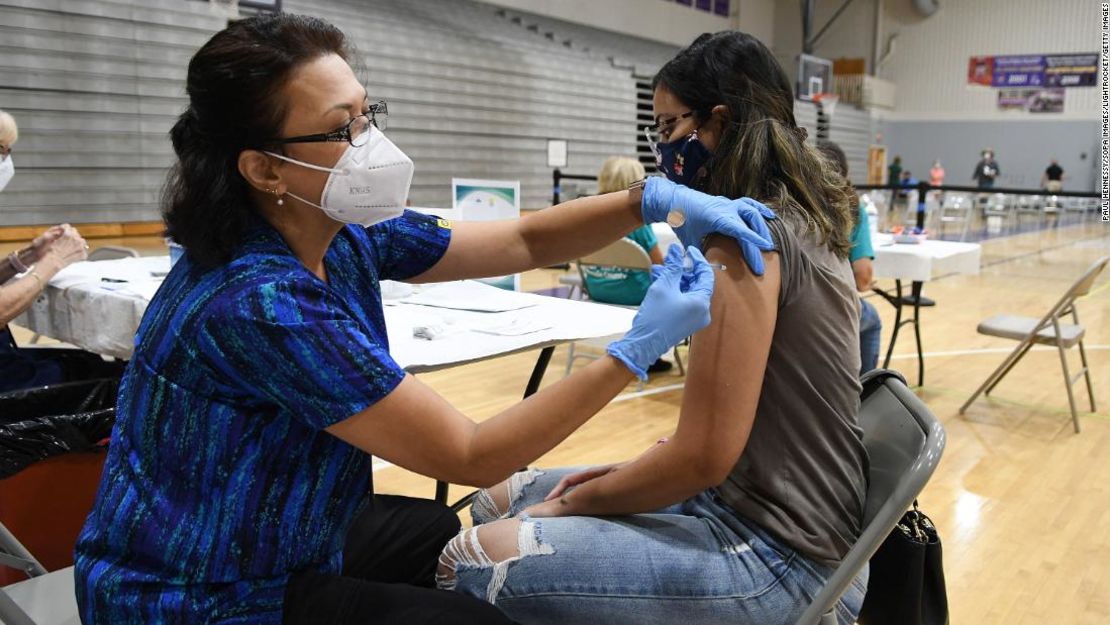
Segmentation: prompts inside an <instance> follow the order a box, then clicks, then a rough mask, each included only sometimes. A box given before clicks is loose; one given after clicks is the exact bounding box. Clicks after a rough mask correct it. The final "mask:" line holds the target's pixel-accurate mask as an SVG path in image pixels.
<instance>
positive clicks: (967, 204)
mask: <svg viewBox="0 0 1110 625" xmlns="http://www.w3.org/2000/svg"><path fill="white" fill-rule="evenodd" d="M939 219H940V236H942V237H943V236H944V231H945V230H946V229H947V226H948V224H957V225H959V226H960V241H963V240H965V239H967V230H968V228H969V227H970V226H971V196H970V195H969V194H967V193H955V192H950V193H947V194H945V196H944V203H943V204H941V207H940V218H939Z"/></svg>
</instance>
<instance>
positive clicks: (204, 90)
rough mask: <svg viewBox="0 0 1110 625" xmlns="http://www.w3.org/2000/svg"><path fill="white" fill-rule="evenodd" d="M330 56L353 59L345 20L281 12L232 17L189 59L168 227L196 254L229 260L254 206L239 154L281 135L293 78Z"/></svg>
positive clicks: (174, 134) (169, 186)
mask: <svg viewBox="0 0 1110 625" xmlns="http://www.w3.org/2000/svg"><path fill="white" fill-rule="evenodd" d="M329 54H338V55H339V56H341V57H343V58H344V59H349V58H350V51H349V49H348V47H347V42H346V39H345V38H344V36H343V33H342V32H341V31H340V30H339V29H338V28H336V27H334V26H332V25H331V24H329V23H327V22H325V21H323V20H321V19H318V18H315V17H307V16H302V15H291V14H288V13H281V14H277V15H266V16H258V17H251V18H248V19H244V20H240V21H237V22H234V23H233V24H231V25H230V26H228V27H227V28H225V29H224V30H222V31H220V32H218V33H216V34H215V35H213V36H212V38H211V39H209V40H208V42H207V43H205V44H204V46H202V47H201V49H200V50H198V51H197V53H196V54H195V55H193V58H192V60H191V61H189V71H188V76H187V78H186V80H185V92H186V93H187V94H188V96H189V106H188V108H186V109H185V112H184V113H182V114H181V116H180V117H178V119H177V122H176V123H175V124H174V125H173V129H172V130H170V140H171V141H172V143H173V150H174V153H175V154H176V155H177V162H176V163H175V164H174V165H173V168H172V169H171V171H170V174H169V178H168V179H167V181H166V186H165V188H164V189H163V191H162V216H163V219H164V220H165V222H166V235H167V236H169V237H171V238H172V239H173V240H174V241H176V242H177V243H179V244H181V245H183V246H184V247H185V249H186V252H187V254H188V255H189V259H190V260H191V261H193V262H195V263H198V264H200V265H201V266H204V267H213V266H216V265H220V264H223V263H225V262H227V261H228V260H229V259H230V258H231V255H232V252H233V250H234V249H235V246H236V245H237V244H239V242H240V241H242V239H243V236H244V234H245V232H246V230H247V228H248V227H249V225H250V220H251V214H252V212H253V208H252V206H251V201H250V196H249V194H248V185H247V182H246V180H244V179H243V177H242V175H240V173H239V165H238V161H239V153H240V152H242V151H243V150H247V149H259V148H264V147H267V145H266V144H267V142H268V141H270V140H272V139H274V138H276V137H278V136H279V134H280V132H281V127H282V121H283V120H284V118H285V113H286V109H287V107H286V103H285V102H284V101H283V99H282V89H283V87H284V86H285V84H286V82H287V81H288V80H289V78H290V77H291V75H292V73H293V71H294V70H295V69H296V68H298V67H299V66H301V65H303V64H304V63H306V62H309V61H312V60H315V59H317V58H319V57H321V56H326V55H329Z"/></svg>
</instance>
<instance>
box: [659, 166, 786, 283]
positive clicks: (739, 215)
mask: <svg viewBox="0 0 1110 625" xmlns="http://www.w3.org/2000/svg"><path fill="white" fill-rule="evenodd" d="M640 210H641V212H642V213H643V215H644V223H645V224H649V223H655V222H659V221H669V223H670V224H671V227H672V228H674V231H675V234H677V235H678V238H679V240H680V241H682V244H683V245H684V246H687V247H689V246H691V245H694V246H698V247H700V246H701V244H702V240H703V239H705V237H707V236H709V235H710V234H713V233H714V232H716V233H720V234H723V235H725V236H729V237H732V238H733V239H735V240H736V242H737V243H738V244H739V245H740V251H741V252H742V253H743V254H744V261H745V262H746V263H747V264H748V267H750V268H751V270H752V273H754V274H755V275H757V276H761V275H763V254H762V253H761V252H763V251H769V250H772V249H774V247H775V244H774V241H772V239H771V231H770V230H768V229H767V223H766V222H765V221H764V220H766V219H774V218H775V213H774V212H772V211H771V209H769V208H767V207H766V206H764V205H763V204H761V203H760V202H757V201H756V200H753V199H752V198H750V197H744V198H740V199H738V200H730V199H728V198H726V197H720V196H713V195H706V194H705V193H702V192H700V191H695V190H693V189H690V188H688V187H684V186H682V185H679V184H675V183H673V182H671V181H670V180H667V179H666V178H661V177H659V176H651V177H649V178H648V179H647V181H646V183H645V184H644V198H643V200H642V202H641V204H640ZM668 215H671V218H670V219H669V218H668ZM678 221H681V223H678Z"/></svg>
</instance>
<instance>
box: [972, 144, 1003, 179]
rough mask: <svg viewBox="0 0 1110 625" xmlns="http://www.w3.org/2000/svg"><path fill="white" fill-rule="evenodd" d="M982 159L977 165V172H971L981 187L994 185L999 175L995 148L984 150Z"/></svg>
mask: <svg viewBox="0 0 1110 625" xmlns="http://www.w3.org/2000/svg"><path fill="white" fill-rule="evenodd" d="M982 157H983V158H982V159H980V160H979V162H978V163H977V164H976V165H975V172H974V173H972V174H971V177H972V179H973V180H975V181H976V183H977V184H978V185H979V188H980V189H990V188H992V187H994V179H995V178H997V177H998V174H999V169H998V161H996V160H994V150H991V149H990V148H987V149H986V150H983V153H982Z"/></svg>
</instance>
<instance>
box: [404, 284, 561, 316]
mask: <svg viewBox="0 0 1110 625" xmlns="http://www.w3.org/2000/svg"><path fill="white" fill-rule="evenodd" d="M535 297H538V296H532V295H529V294H526V293H516V292H513V291H505V290H503V289H499V288H497V287H493V286H489V285H488V284H482V283H481V282H474V281H471V280H462V281H459V282H445V283H443V284H437V285H434V286H431V287H428V288H425V289H423V290H421V291H420V292H419V293H415V294H413V295H410V296H408V297H405V298H403V299H402V300H401V302H403V303H405V304H418V305H420V306H432V307H435V308H450V309H453V310H473V311H478V312H505V311H509V310H520V309H521V308H529V307H532V306H536V305H537V304H539V300H537V299H535Z"/></svg>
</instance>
